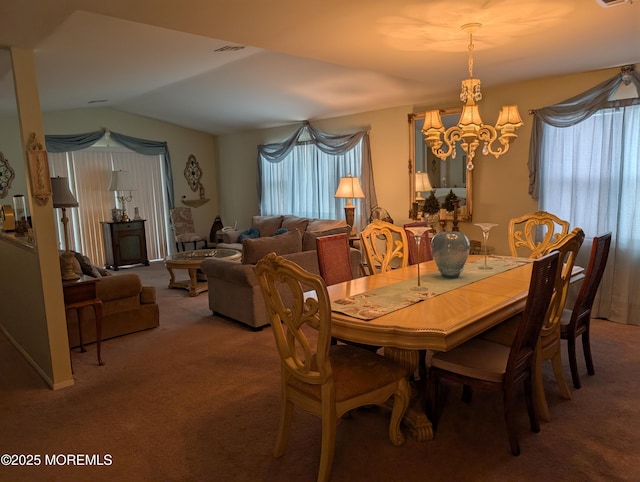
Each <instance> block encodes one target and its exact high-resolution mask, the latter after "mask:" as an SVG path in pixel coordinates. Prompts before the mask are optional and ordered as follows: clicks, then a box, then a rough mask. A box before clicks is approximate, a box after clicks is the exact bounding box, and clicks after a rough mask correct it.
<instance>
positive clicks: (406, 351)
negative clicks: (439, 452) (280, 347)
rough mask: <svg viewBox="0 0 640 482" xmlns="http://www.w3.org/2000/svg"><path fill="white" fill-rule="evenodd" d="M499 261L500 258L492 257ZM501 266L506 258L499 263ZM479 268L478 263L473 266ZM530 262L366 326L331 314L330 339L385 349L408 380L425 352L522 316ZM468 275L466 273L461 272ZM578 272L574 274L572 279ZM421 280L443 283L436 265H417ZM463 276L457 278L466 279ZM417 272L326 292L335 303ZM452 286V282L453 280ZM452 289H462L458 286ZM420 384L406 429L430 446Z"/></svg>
mask: <svg viewBox="0 0 640 482" xmlns="http://www.w3.org/2000/svg"><path fill="white" fill-rule="evenodd" d="M496 258H499V257H496ZM502 258H503V261H504V258H505V257H502ZM482 259H483V256H469V259H468V261H467V265H466V266H469V263H474V262H478V261H480V260H482ZM477 264H478V263H476V265H477ZM531 266H532V263H531V262H527V261H525V260H522V262H520V263H518V264H517V266H514V267H512V268H510V269H508V270H506V271H501V272H497V271H498V270H496V272H495V274H494V273H491V272H487V273H488V276H487V277H486V278H484V279H480V280H477V281H474V282H471V283H469V284H464V285H462V286H457V285H456V287H455V288H453V289H450V290H448V291H445V292H443V293H441V294H438V295H436V296H433V297H430V298H427V299H424V300H422V301H419V302H416V303H413V304H410V305H408V306H405V307H402V308H400V309H397V310H396V311H392V312H390V313H387V314H384V315H382V316H379V317H377V318H374V319H370V320H364V319H359V318H355V317H353V316H349V315H347V314H344V313H340V312H337V311H335V310H334V311H333V312H332V325H331V330H332V331H331V332H332V336H333V337H334V338H337V339H341V340H347V341H352V342H357V343H364V344H367V345H373V346H381V347H385V348H384V352H385V356H389V357H392V358H394V359H395V360H397V361H398V362H399V363H401V364H403V366H405V367H406V368H407V373H408V375H411V376H415V372H416V370H418V371H420V370H424V367H420V366H418V365H419V363H422V365H424V359H423V357H421V356H420V354H421V353H425V351H427V350H433V351H447V350H450V349H452V348H454V347H456V346H458V345H460V344H461V343H464V342H465V341H467V340H469V339H471V338H473V337H474V336H476V335H479V334H480V333H482V332H484V331H486V330H488V329H489V328H491V327H493V326H495V325H497V324H499V323H501V322H503V321H505V320H507V319H508V318H510V317H512V316H514V315H516V314H518V313H520V312H522V311H523V310H524V306H525V303H526V298H527V294H528V289H529V282H530V279H531ZM465 269H466V268H465ZM581 270H582V269H581V268H577V269H576V270H574V275H575V276H576V279H578V278H579V276H580V271H581ZM420 275H421V277H420V279H421V282H422V283H421V284H422V285H423V286H425V285H426V287H427V288H428V285H429V283H430V281H433V283H436V282H437V283H439V284H442V283H443V282H444V283H446V282H447V280H444V279H443V278H442V277H441V275H440V274H439V272H438V268H437V266H436V264H435V262H434V261H427V262H424V263H421V264H420ZM464 276H465V271H464V270H463V272H462V274H461V275H460V278H464ZM417 278H418V266H417V265H411V266H408V267H404V268H399V269H395V270H391V271H388V272H386V273H382V274H377V275H372V276H366V277H362V278H357V279H354V280H351V281H347V282H344V283H339V284H335V285H331V286H328V287H327V291H328V293H329V297H330V299H331V301H332V306H333V305H334V302H336V301H338V300H344V299H346V298H349V297H353V296H355V295H359V294H363V293H369V292H372V291H375V290H376V289H378V288H382V287H388V286H391V285H393V284H396V283H400V282H403V281H404V282H405V284H406V282H408V281H409V280H415V282H416V285H417ZM451 282H452V283H453V282H454V280H451ZM456 283H458V284H459V283H460V280H457V281H456ZM419 378H422V379H421V380H420V379H418V380H416V381H414V388H415V390H414V397H413V398H414V400H413V401H412V406H411V407H410V410H408V412H407V416H406V417H405V424H406V425H407V426H408V427H409V429H410V430H411V432H412V434H413V436H414V438H415V439H416V440H419V441H425V440H430V439H431V438H432V437H433V429H432V426H431V422H430V421H429V419H428V417H427V415H426V413H425V410H424V407H425V405H426V400H425V398H424V397H425V393H424V392H425V390H424V388H425V387H424V385H425V381H426V377H425V374H424V371H421V376H420V377H419Z"/></svg>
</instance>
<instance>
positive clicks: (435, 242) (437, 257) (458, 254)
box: [431, 231, 469, 278]
mask: <svg viewBox="0 0 640 482" xmlns="http://www.w3.org/2000/svg"><path fill="white" fill-rule="evenodd" d="M431 252H432V253H433V260H434V261H435V262H436V265H437V266H438V269H439V270H440V274H442V276H443V277H444V278H457V277H458V276H460V272H461V271H462V268H463V267H464V264H465V263H466V261H467V257H468V256H469V239H468V238H467V237H466V236H465V235H464V234H463V233H461V232H459V231H442V232H440V233H438V234H436V235H435V236H434V237H433V239H432V240H431Z"/></svg>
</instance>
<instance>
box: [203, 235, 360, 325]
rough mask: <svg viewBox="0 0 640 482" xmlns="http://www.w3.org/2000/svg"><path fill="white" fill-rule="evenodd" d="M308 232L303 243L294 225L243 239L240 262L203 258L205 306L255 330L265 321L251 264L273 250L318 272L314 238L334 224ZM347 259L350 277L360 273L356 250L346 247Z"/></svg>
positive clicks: (301, 236)
mask: <svg viewBox="0 0 640 482" xmlns="http://www.w3.org/2000/svg"><path fill="white" fill-rule="evenodd" d="M326 226H329V225H326ZM347 228H349V226H346V224H345V225H343V226H342V232H346V229H347ZM309 233H313V234H308V235H307V243H306V245H305V244H304V243H303V238H304V235H302V234H301V233H300V231H298V229H297V228H295V229H294V230H293V231H287V232H284V233H282V234H278V235H274V236H260V237H258V238H247V239H244V240H243V242H242V260H241V261H240V262H238V261H230V260H227V259H223V258H208V259H206V260H204V261H203V262H202V266H201V268H200V269H201V270H202V272H203V273H204V274H205V275H206V276H207V283H208V287H209V292H208V295H209V308H210V309H211V311H212V312H213V314H218V315H223V316H225V317H227V318H231V319H233V320H236V321H239V322H242V323H244V324H246V325H248V326H249V327H251V328H253V329H255V330H258V329H261V328H262V327H263V326H265V325H268V324H269V320H268V318H267V312H266V308H265V305H264V300H263V298H262V292H261V291H260V285H259V284H258V279H257V278H256V275H255V273H254V270H253V269H254V267H255V264H256V263H257V262H258V261H259V260H260V259H261V258H262V257H263V256H264V255H266V254H267V253H271V252H274V253H276V254H278V255H280V256H282V257H283V258H286V259H289V260H291V261H293V262H294V263H296V264H298V265H299V266H300V267H302V268H303V269H305V270H307V271H309V272H311V273H315V274H319V273H320V271H319V268H318V254H317V252H316V250H315V239H316V237H319V236H321V235H323V234H324V235H330V234H335V228H333V229H331V228H329V229H327V230H326V231H311V232H309ZM311 240H312V241H313V243H312V242H311ZM305 248H307V249H305ZM350 259H351V271H352V273H353V276H354V278H357V277H360V276H361V275H362V274H361V273H362V271H361V262H362V255H361V253H360V251H359V250H358V249H355V248H350Z"/></svg>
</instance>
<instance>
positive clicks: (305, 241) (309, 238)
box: [302, 224, 351, 251]
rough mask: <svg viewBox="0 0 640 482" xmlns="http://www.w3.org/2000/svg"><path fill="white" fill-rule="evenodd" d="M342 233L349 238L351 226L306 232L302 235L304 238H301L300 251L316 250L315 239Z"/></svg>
mask: <svg viewBox="0 0 640 482" xmlns="http://www.w3.org/2000/svg"><path fill="white" fill-rule="evenodd" d="M342 233H344V234H346V235H347V236H349V233H351V226H348V225H346V224H345V225H344V226H340V227H338V228H333V229H327V230H325V231H307V232H305V233H304V237H303V238H302V251H311V250H314V249H316V238H319V237H321V236H330V235H332V234H342Z"/></svg>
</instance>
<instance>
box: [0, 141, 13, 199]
mask: <svg viewBox="0 0 640 482" xmlns="http://www.w3.org/2000/svg"><path fill="white" fill-rule="evenodd" d="M15 177H16V173H15V172H14V170H13V169H12V168H11V166H10V165H9V161H8V160H7V159H6V158H5V157H4V154H3V153H2V152H0V198H3V197H6V195H7V194H9V188H10V187H11V182H12V181H13V179H14V178H15Z"/></svg>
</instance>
